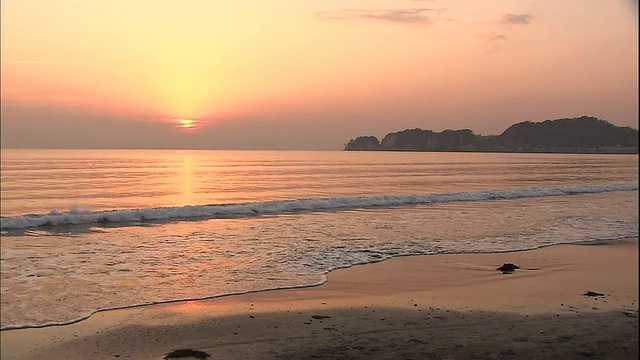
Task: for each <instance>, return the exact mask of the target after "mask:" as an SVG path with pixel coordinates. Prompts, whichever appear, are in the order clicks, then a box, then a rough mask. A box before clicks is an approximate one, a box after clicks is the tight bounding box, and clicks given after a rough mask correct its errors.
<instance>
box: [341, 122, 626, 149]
mask: <svg viewBox="0 0 640 360" xmlns="http://www.w3.org/2000/svg"><path fill="white" fill-rule="evenodd" d="M344 150H386V151H494V152H571V153H634V154H637V153H638V130H637V129H632V128H630V127H619V126H616V125H613V124H611V123H609V122H607V121H604V120H601V119H597V118H594V117H589V116H582V117H579V118H574V119H558V120H546V121H543V122H539V123H534V122H531V121H524V122H520V123H517V124H514V125H512V126H510V127H509V128H508V129H506V130H505V131H504V132H503V133H502V134H500V135H488V136H484V135H476V134H474V133H473V132H472V131H471V130H469V129H463V130H445V131H443V132H434V131H431V130H423V129H407V130H403V131H399V132H394V133H389V134H387V135H386V136H385V137H384V138H383V139H382V142H380V141H378V138H376V137H375V136H361V137H358V138H356V139H353V140H351V141H349V143H348V144H347V145H346V147H345V149H344Z"/></svg>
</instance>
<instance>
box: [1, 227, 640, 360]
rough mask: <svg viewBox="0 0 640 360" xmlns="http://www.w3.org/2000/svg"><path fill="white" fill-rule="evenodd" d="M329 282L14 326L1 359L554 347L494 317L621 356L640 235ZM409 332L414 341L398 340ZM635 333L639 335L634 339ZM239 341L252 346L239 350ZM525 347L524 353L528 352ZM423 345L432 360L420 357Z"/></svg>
mask: <svg viewBox="0 0 640 360" xmlns="http://www.w3.org/2000/svg"><path fill="white" fill-rule="evenodd" d="M507 262H513V263H515V264H517V265H519V266H520V267H521V269H518V270H516V271H515V272H514V273H513V274H509V275H504V274H501V273H500V272H498V271H496V270H495V268H496V267H497V266H500V265H502V263H507ZM327 277H328V281H326V282H325V283H324V284H322V285H319V286H312V287H303V288H295V289H280V290H267V291H261V292H254V293H245V294H241V295H227V296H222V297H216V298H211V299H206V300H197V301H180V302H172V303H163V304H154V305H142V306H137V307H135V308H125V309H118V310H105V311H99V312H97V313H94V314H93V315H91V316H90V317H89V318H87V319H85V320H82V321H79V322H75V323H73V324H70V325H60V326H47V327H42V328H27V329H12V330H9V329H6V330H2V331H1V332H0V335H1V341H2V347H1V348H2V353H1V354H2V358H3V359H4V358H7V359H32V358H41V357H42V356H44V354H47V356H46V357H49V358H64V357H69V358H78V356H80V357H79V358H82V355H81V354H87V353H90V354H94V355H92V358H104V359H108V358H111V359H112V358H114V357H123V358H126V357H129V358H133V359H161V358H162V356H164V354H166V353H168V352H170V351H171V350H175V349H177V348H183V347H187V348H196V349H198V350H204V351H207V352H209V353H210V354H212V358H224V359H227V358H229V359H233V358H245V359H246V358H247V357H248V358H265V359H266V358H274V357H275V358H277V357H281V358H305V356H308V357H311V355H314V354H315V355H317V356H319V357H320V358H332V357H333V356H334V355H335V356H337V357H345V356H346V357H349V358H360V357H359V356H361V357H362V358H366V357H371V356H373V357H375V358H394V357H395V355H401V354H405V355H406V356H408V358H416V357H418V358H424V357H427V358H429V357H430V356H431V355H433V356H431V357H432V358H439V357H440V358H441V357H443V356H444V357H446V356H453V358H456V357H458V358H464V357H468V356H471V355H473V354H476V355H478V356H481V357H482V354H484V355H487V354H493V353H492V352H491V351H493V350H492V349H491V348H489V347H483V343H484V342H487V340H488V339H491V341H498V340H501V342H500V341H498V342H499V343H500V344H501V346H502V348H503V349H502V350H501V351H506V352H505V353H504V354H503V353H502V352H500V351H499V352H497V353H496V354H498V355H497V356H498V358H501V357H506V358H509V356H511V355H513V354H511V352H509V351H508V350H511V351H515V354H517V355H527V356H530V357H529V358H535V357H534V356H533V354H538V355H540V356H542V355H545V354H546V355H549V354H547V353H544V354H543V353H539V352H538V353H536V349H537V350H539V351H542V350H545V351H547V350H549V349H548V348H549V346H546V347H545V346H544V345H545V344H546V343H545V342H544V341H543V340H545V339H544V338H545V337H544V336H542V335H544V334H545V330H535V332H532V333H526V331H525V330H527V329H526V328H525V329H521V330H517V331H516V330H512V331H514V333H515V332H518V331H525V333H523V334H521V335H519V336H520V339H525V338H527V339H528V340H527V341H520V342H517V341H516V342H514V341H512V340H513V339H512V338H508V339H505V334H502V335H500V334H495V335H490V334H492V331H493V332H495V331H497V330H500V327H499V326H498V329H495V327H496V324H498V325H500V324H501V325H504V326H505V327H506V328H509V327H511V328H513V327H514V325H515V324H520V325H526V324H529V323H531V324H535V325H536V326H537V327H539V328H549V327H553V328H561V329H562V331H561V332H562V333H563V334H564V335H562V336H565V338H562V341H561V342H558V344H556V350H555V351H556V352H555V353H553V354H556V355H563V354H564V355H566V354H568V353H566V351H569V350H570V349H572V348H575V345H577V344H578V343H576V342H580V341H582V340H581V339H587V338H589V339H591V340H592V341H595V342H596V343H598V341H600V342H599V344H601V346H600V347H599V348H598V349H590V350H585V351H586V352H584V354H583V355H584V357H588V355H589V354H592V355H593V354H595V356H599V355H602V354H605V353H604V352H603V351H604V350H603V349H605V348H607V349H608V350H607V351H609V352H610V351H618V350H619V351H623V353H616V354H617V355H619V356H622V358H627V356H631V355H634V354H635V355H637V353H638V347H637V339H638V332H637V314H638V312H637V311H638V305H637V304H638V284H637V283H638V239H637V238H633V239H622V240H612V241H604V242H603V241H600V242H598V243H574V244H567V245H553V246H545V247H541V248H538V249H535V250H524V251H517V252H501V253H474V254H436V255H416V256H402V257H394V258H392V259H389V260H385V261H381V262H377V263H371V264H365V265H354V266H352V267H349V268H344V269H338V270H335V271H332V272H330V273H329V274H328V275H327ZM585 291H596V292H601V293H604V294H605V295H604V297H595V298H591V297H586V296H584V295H582V294H583V293H584V292H585ZM314 316H315V317H314ZM325 316H328V317H325ZM560 319H562V322H560V321H559V320H560ZM596 323H602V324H607V326H609V325H608V324H609V323H612V324H613V323H615V324H617V325H616V327H614V328H615V329H616V331H618V333H620V334H622V332H624V334H626V335H625V336H624V337H625V339H622V338H621V339H620V341H623V340H624V341H623V342H624V344H622V345H624V346H622V345H621V344H619V343H618V342H616V337H614V338H612V339H610V338H608V337H607V336H612V335H615V334H611V331H608V332H604V333H601V332H599V331H597V332H595V333H594V331H593V328H594V324H596ZM569 324H571V326H569ZM444 325H446V326H444ZM443 326H444V327H443ZM603 326H604V325H603ZM444 328H446V329H451V328H455V329H456V333H457V334H458V335H456V336H454V337H451V336H449V335H451V334H448V332H447V334H440V335H438V334H439V333H438V332H436V333H433V332H432V331H433V330H438V329H440V330H442V329H444ZM608 328H610V327H608ZM603 329H604V328H603ZM634 329H635V330H634ZM529 330H531V329H529ZM483 331H484V335H483ZM527 331H528V330H527ZM532 331H533V330H532ZM571 331H573V332H576V331H578V332H580V333H579V334H574V335H571ZM380 334H384V336H381V335H380ZM541 334H542V335H541ZM276 335H277V336H276ZM338 335H339V336H338ZM356 335H357V336H356ZM425 335H428V336H427V338H424V336H425ZM445 335H446V336H445ZM407 336H410V337H411V339H414V340H415V341H412V342H411V343H410V344H406V343H402V346H399V345H398V344H399V342H400V341H401V340H402V339H404V338H405V337H407ZM567 336H568V338H566V337H567ZM593 336H596V337H600V338H602V339H600V340H593V339H592V337H593ZM634 336H635V341H634V342H633V343H627V342H628V340H629V337H631V340H633V339H634ZM440 337H442V338H441V339H440ZM537 337H541V338H540V339H538V340H535V339H537ZM445 338H446V339H445ZM605 338H606V339H605ZM362 339H364V340H362ZM367 339H368V340H367ZM437 339H440V340H437ZM365 340H367V341H369V342H368V343H367V341H365ZM391 340H393V341H391ZM445 340H446V341H445ZM481 340H482V341H481ZM605 340H606V342H607V343H608V344H609V345H610V346H609V348H610V349H609V348H608V347H607V346H605V345H604V342H603V341H605ZM363 341H364V343H361V342H363ZM438 341H440V342H438ZM491 341H490V342H491ZM536 341H538V342H536ZM546 341H550V340H549V339H546ZM625 341H626V342H625ZM450 342H453V343H451V344H449V343H450ZM341 343H343V345H336V344H341ZM634 343H635V345H633V344H634ZM143 344H148V345H144V346H142V345H143ZM239 344H243V345H242V346H243V347H245V348H246V349H245V348H243V349H239V346H240V345H239ZM394 344H395V345H394ZM427 344H430V345H429V346H427ZM455 344H457V345H455ZM500 344H498V345H496V346H494V347H495V348H496V349H498V348H500V347H501V346H500ZM554 344H555V342H554ZM507 345H509V346H507ZM515 345H518V346H515ZM525 345H526V346H525ZM547 345H548V344H547ZM560 345H562V346H565V347H567V348H566V349H565V348H564V347H562V346H560ZM583 345H584V344H583ZM614 345H615V346H614ZM336 346H338V348H336ZM456 346H461V347H460V348H457V347H456ZM584 346H587V345H584ZM141 347H142V348H141ZM145 347H146V348H145ZM427 348H429V349H431V350H425V349H427ZM520 348H523V349H524V348H526V350H527V351H526V352H523V353H520V352H519V350H518V349H520ZM561 348H562V349H564V350H561ZM303 349H307V350H308V349H315V350H313V351H308V352H304V351H303ZM394 349H395V350H394ZM434 349H436V350H437V351H435V350H434ZM568 349H569V350H568ZM616 349H618V350H616ZM520 350H522V349H520ZM551 350H553V349H551ZM114 351H115V352H117V353H115V352H114ZM425 351H426V352H427V353H429V354H431V355H429V356H427V355H425V354H427V353H424V354H422V353H423V352H425ZM434 351H435V352H434ZM390 354H395V355H394V356H391V355H390ZM420 354H422V356H420ZM510 354H511V355H510ZM116 355H118V356H116ZM546 355H545V356H546ZM438 356H439V357H438ZM518 357H520V358H522V356H518ZM525 357H526V356H525ZM574 358H576V357H574ZM577 358H579V357H577ZM628 358H631V357H628ZM633 358H636V357H635V356H633Z"/></svg>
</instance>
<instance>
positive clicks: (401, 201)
mask: <svg viewBox="0 0 640 360" xmlns="http://www.w3.org/2000/svg"><path fill="white" fill-rule="evenodd" d="M637 190H638V184H637V183H627V184H597V185H582V186H560V187H534V188H517V189H504V190H484V191H472V192H454V193H440V194H414V195H377V196H368V197H332V198H305V199H295V200H271V201H262V202H250V203H235V204H211V205H186V206H180V207H160V208H144V209H134V210H109V211H86V210H83V209H80V208H72V209H70V210H69V211H56V210H54V211H51V212H50V213H48V214H28V215H19V216H7V217H2V218H0V229H2V230H11V229H27V228H42V227H55V226H65V225H90V224H105V223H112V224H119V223H122V224H127V223H129V224H130V223H134V222H145V221H169V220H205V219H232V218H246V217H258V216H264V215H281V214H291V213H303V212H313V211H338V210H354V209H367V208H388V207H396V206H403V205H420V204H437V203H451V202H463V201H488V200H509V199H521V198H538V197H548V196H567V195H580V194H592V193H603V192H610V191H637Z"/></svg>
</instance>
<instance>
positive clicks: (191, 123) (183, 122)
mask: <svg viewBox="0 0 640 360" xmlns="http://www.w3.org/2000/svg"><path fill="white" fill-rule="evenodd" d="M176 122H177V125H176V127H178V128H182V129H186V130H193V129H197V128H198V121H196V120H192V119H176Z"/></svg>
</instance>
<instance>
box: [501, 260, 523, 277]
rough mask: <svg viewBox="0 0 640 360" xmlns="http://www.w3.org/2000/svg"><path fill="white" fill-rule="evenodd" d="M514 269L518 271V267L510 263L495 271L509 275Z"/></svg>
mask: <svg viewBox="0 0 640 360" xmlns="http://www.w3.org/2000/svg"><path fill="white" fill-rule="evenodd" d="M516 269H520V267H519V266H518V265H514V264H512V263H507V264H502V266H500V267H499V268H498V269H497V270H498V271H502V273H503V274H511V273H513V272H514V271H515V270H516Z"/></svg>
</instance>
